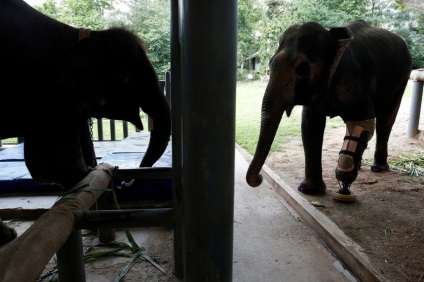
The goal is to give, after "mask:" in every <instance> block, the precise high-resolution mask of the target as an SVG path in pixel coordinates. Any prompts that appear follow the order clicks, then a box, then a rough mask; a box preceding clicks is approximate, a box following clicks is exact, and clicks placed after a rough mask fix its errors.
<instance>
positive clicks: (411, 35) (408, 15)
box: [259, 0, 424, 74]
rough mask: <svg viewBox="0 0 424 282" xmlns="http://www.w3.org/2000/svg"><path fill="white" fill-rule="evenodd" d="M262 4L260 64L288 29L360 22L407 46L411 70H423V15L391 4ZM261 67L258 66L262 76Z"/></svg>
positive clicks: (321, 0)
mask: <svg viewBox="0 0 424 282" xmlns="http://www.w3.org/2000/svg"><path fill="white" fill-rule="evenodd" d="M264 4H265V12H263V13H262V16H261V25H260V26H259V28H260V31H261V34H262V37H261V38H260V47H259V55H260V60H261V62H268V61H269V58H270V57H271V56H272V55H273V54H274V52H275V51H276V50H277V47H278V40H279V37H280V36H281V35H282V33H283V31H284V30H285V29H287V28H288V27H289V26H291V25H294V24H301V23H305V22H308V21H315V22H318V23H320V24H321V25H322V26H324V27H325V28H328V29H329V28H331V27H337V26H344V25H346V24H347V23H348V22H349V21H352V20H355V19H364V20H366V21H368V22H370V23H371V24H373V25H376V26H379V27H383V28H386V29H388V30H391V31H392V32H395V33H397V34H399V35H400V36H402V37H403V38H404V39H405V40H406V42H407V43H408V45H409V48H410V52H411V55H412V57H413V63H414V68H417V67H423V66H424V64H423V62H424V61H423V58H424V52H423V51H424V50H423V49H424V47H423V46H424V44H423V41H424V39H423V36H424V32H423V28H422V27H423V19H422V18H423V15H424V11H419V10H416V9H409V8H406V7H403V6H401V5H400V4H398V3H397V2H395V1H394V0H291V1H288V0H265V1H264ZM265 67H266V64H261V73H262V74H265V73H266V69H265Z"/></svg>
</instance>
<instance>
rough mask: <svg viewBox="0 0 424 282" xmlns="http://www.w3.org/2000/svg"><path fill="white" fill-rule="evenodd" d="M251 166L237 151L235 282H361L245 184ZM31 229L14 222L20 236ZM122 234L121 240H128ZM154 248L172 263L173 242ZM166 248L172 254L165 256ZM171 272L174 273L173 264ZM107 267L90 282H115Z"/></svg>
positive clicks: (93, 270)
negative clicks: (27, 229)
mask: <svg viewBox="0 0 424 282" xmlns="http://www.w3.org/2000/svg"><path fill="white" fill-rule="evenodd" d="M247 166H248V162H247V161H246V159H245V157H244V156H243V154H242V153H241V152H240V151H239V150H237V149H236V150H235V205H234V206H235V211H234V246H233V261H234V264H233V281H240V282H250V281H251V282H256V281H270V282H274V281H275V282H277V281H302V282H307V281H314V282H317V281H323V282H324V281H325V282H331V281H337V282H340V281H359V279H357V278H356V277H355V276H354V275H353V274H352V273H351V272H350V271H349V270H348V269H347V267H346V266H345V265H344V264H343V263H342V262H341V260H339V259H338V258H337V257H335V255H334V254H333V253H332V251H330V250H329V248H327V247H326V245H325V243H324V242H323V240H322V239H320V238H319V237H318V236H317V235H316V233H315V232H314V231H313V230H312V229H311V228H310V227H308V226H309V225H308V224H306V223H307V222H305V221H304V220H303V219H302V218H301V217H300V216H299V215H298V213H297V212H296V211H295V210H296V209H294V208H293V207H292V206H290V205H288V204H287V201H286V200H284V199H283V197H281V196H280V194H279V193H277V192H278V191H276V190H275V188H273V187H271V185H270V184H269V183H268V182H264V183H263V184H262V185H260V186H259V187H257V188H252V187H250V186H248V185H247V183H246V181H245V173H246V170H247ZM56 199H57V197H56V196H44V197H41V196H37V197H9V198H3V199H2V200H1V206H2V208H13V207H23V208H28V209H31V208H49V207H50V206H51V205H52V204H53V203H54V201H55V200H56ZM29 224H30V223H28V222H26V223H25V224H23V223H21V224H20V223H19V222H15V223H14V225H15V226H16V228H17V230H18V233H19V234H21V233H22V232H24V231H25V229H26V228H27V227H28V225H29ZM332 228H333V227H332ZM136 234H137V235H136V236H135V237H136V238H138V239H136V240H140V242H141V243H143V242H147V241H148V240H149V236H150V237H155V236H160V238H159V240H161V239H163V238H169V236H170V235H171V237H172V230H166V229H163V230H160V229H159V230H158V229H157V228H156V229H144V230H143V229H138V230H137V233H136ZM164 234H165V235H164ZM121 235H122V234H121ZM121 235H119V234H118V235H117V237H121V239H123V240H125V238H124V236H121ZM167 236H168V237H167ZM150 239H154V240H156V243H155V244H159V243H160V242H158V239H157V238H156V239H155V238H150ZM156 248H162V250H161V255H162V258H161V260H162V261H168V262H169V261H171V262H172V259H173V258H172V250H169V248H172V244H171V243H169V242H168V244H161V245H160V246H159V247H156ZM163 248H168V250H167V251H166V252H165V250H163ZM163 256H168V257H167V258H164V257H163ZM169 267H171V269H168V270H169V271H172V263H171V264H168V268H169ZM104 268H106V269H107V268H110V263H108V264H107V266H105V265H103V269H102V266H101V265H100V266H99V265H97V266H95V267H92V266H88V267H87V268H86V275H87V281H93V282H94V281H112V278H111V277H113V276H110V273H107V272H105V269H104ZM155 275H157V277H156V278H157V281H178V279H176V278H175V277H174V278H173V279H171V280H169V278H167V279H168V280H164V279H165V277H164V274H163V273H161V272H159V271H157V274H155ZM150 277H151V276H150ZM126 281H127V280H126ZM128 281H133V280H131V279H130V280H128ZM134 281H136V280H134ZM153 281H156V280H153Z"/></svg>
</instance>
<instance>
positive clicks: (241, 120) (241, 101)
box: [236, 82, 412, 154]
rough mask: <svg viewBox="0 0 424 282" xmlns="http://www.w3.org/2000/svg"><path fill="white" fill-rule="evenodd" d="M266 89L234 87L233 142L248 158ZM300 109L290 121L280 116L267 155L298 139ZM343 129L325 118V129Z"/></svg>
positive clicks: (339, 121)
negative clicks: (234, 120) (244, 151)
mask: <svg viewBox="0 0 424 282" xmlns="http://www.w3.org/2000/svg"><path fill="white" fill-rule="evenodd" d="M265 88H266V85H264V84H252V83H241V82H240V83H237V92H236V142H237V144H239V145H240V146H241V147H243V148H244V149H245V150H246V151H247V152H249V153H250V154H254V153H255V149H256V143H257V141H258V137H259V131H260V122H261V107H262V97H263V95H264V93H265ZM411 92H412V83H408V86H407V87H406V90H405V94H404V97H406V98H410V97H411ZM301 113H302V106H296V107H295V108H294V109H293V111H292V113H291V115H290V117H289V118H287V116H286V114H284V116H283V118H282V119H281V122H280V126H279V128H278V131H277V134H276V136H275V139H274V142H273V145H272V147H271V152H274V151H278V150H279V149H280V146H281V145H282V144H284V142H286V141H287V140H288V138H292V137H298V138H301V137H300V135H301V133H300V124H301ZM338 127H344V123H343V121H342V119H341V118H339V117H335V118H332V119H330V118H327V123H326V128H338Z"/></svg>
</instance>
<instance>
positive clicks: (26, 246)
mask: <svg viewBox="0 0 424 282" xmlns="http://www.w3.org/2000/svg"><path fill="white" fill-rule="evenodd" d="M114 168H115V167H113V166H111V165H109V164H106V163H102V164H100V165H99V166H97V168H96V170H94V171H92V172H91V173H90V174H89V175H87V176H86V177H85V178H84V179H83V180H82V181H81V182H79V183H78V184H77V185H76V186H75V187H87V186H88V187H90V188H89V189H84V190H82V191H76V192H72V193H69V194H67V195H65V196H63V197H62V198H60V199H59V200H58V201H57V202H56V203H55V204H54V205H53V206H52V208H51V209H50V210H49V211H48V212H46V213H44V214H43V215H42V216H41V217H40V218H39V219H38V220H37V221H35V222H34V223H33V224H32V225H31V226H30V227H29V228H28V229H27V230H26V231H25V232H24V233H23V234H22V235H20V236H19V237H18V238H16V239H15V240H13V241H12V242H10V243H9V244H7V245H5V246H4V247H3V248H2V249H0V281H2V282H9V281H13V282H20V281H22V282H26V281H36V280H37V279H38V278H39V277H40V275H41V274H42V272H43V270H44V268H45V266H46V265H47V263H48V262H49V261H50V259H51V258H52V257H53V255H54V254H55V253H56V252H57V251H58V250H59V249H60V248H61V246H62V245H63V243H64V242H65V241H66V240H67V238H68V237H69V235H70V234H71V233H72V231H73V229H74V225H75V216H74V214H75V212H76V211H86V210H89V209H90V208H91V207H92V206H93V204H94V203H95V202H96V200H97V199H98V198H99V197H100V195H101V194H102V192H103V191H104V189H106V188H107V187H108V186H109V183H110V182H111V180H112V175H113V172H114Z"/></svg>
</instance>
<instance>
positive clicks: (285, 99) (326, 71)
mask: <svg viewBox="0 0 424 282" xmlns="http://www.w3.org/2000/svg"><path fill="white" fill-rule="evenodd" d="M411 68H412V63H411V56H410V53H409V51H408V47H407V45H406V43H405V41H404V40H403V39H402V38H401V37H399V36H398V35H396V34H394V33H392V32H389V31H387V30H385V29H382V28H378V27H375V26H373V25H370V24H368V23H366V22H365V21H363V20H357V21H354V22H351V23H350V24H348V25H347V26H346V27H339V28H332V29H330V30H327V29H325V28H323V27H322V26H321V25H320V24H318V23H315V22H309V23H305V24H303V25H294V26H291V27H289V28H288V29H287V30H286V31H285V32H284V33H283V35H282V37H281V38H280V41H279V47H278V50H277V52H276V53H275V54H274V55H273V57H272V58H271V59H270V62H269V69H270V79H269V82H268V85H267V88H266V90H265V95H264V97H263V101H262V114H261V115H262V119H261V129H260V135H259V140H258V144H257V148H256V152H255V154H254V156H253V159H252V161H251V163H250V165H249V168H248V171H247V174H246V181H247V183H248V184H249V185H250V186H252V187H256V186H258V185H259V184H261V182H262V176H261V175H260V170H261V169H262V166H263V164H264V163H265V159H266V158H267V156H268V153H269V150H270V148H271V145H272V142H273V140H274V137H275V134H276V131H277V129H278V126H279V123H280V120H281V118H282V116H283V114H284V112H286V114H287V117H289V116H290V113H291V111H292V109H293V107H294V106H296V105H302V106H303V111H302V123H301V132H302V142H303V148H304V153H305V176H304V180H303V181H302V182H301V183H300V185H299V186H298V190H299V191H301V192H303V193H305V194H324V193H325V191H326V184H325V183H324V180H323V177H322V163H321V157H322V144H323V135H324V129H325V124H326V117H330V118H332V117H336V116H339V117H341V118H342V119H343V121H344V122H345V123H346V136H345V138H344V142H343V145H342V149H341V151H340V155H339V160H338V163H337V166H336V170H335V174H336V178H337V180H338V181H339V183H340V190H339V193H341V194H346V195H349V194H350V190H349V187H350V185H351V184H352V182H354V181H355V179H356V176H357V174H358V170H359V168H360V166H361V158H362V154H363V152H364V150H365V149H366V148H367V143H368V141H369V140H370V139H371V138H372V136H373V134H374V130H375V133H376V134H375V135H376V138H377V139H376V147H375V153H374V162H373V164H372V166H371V170H372V171H373V172H381V171H387V170H388V169H389V165H388V163H387V145H388V141H389V135H390V132H391V130H392V126H393V124H394V122H395V119H396V115H397V112H398V109H399V106H400V103H401V100H402V96H403V92H404V90H405V87H406V85H407V82H408V79H409V75H410V72H411Z"/></svg>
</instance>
